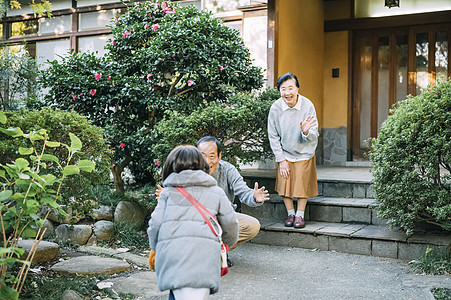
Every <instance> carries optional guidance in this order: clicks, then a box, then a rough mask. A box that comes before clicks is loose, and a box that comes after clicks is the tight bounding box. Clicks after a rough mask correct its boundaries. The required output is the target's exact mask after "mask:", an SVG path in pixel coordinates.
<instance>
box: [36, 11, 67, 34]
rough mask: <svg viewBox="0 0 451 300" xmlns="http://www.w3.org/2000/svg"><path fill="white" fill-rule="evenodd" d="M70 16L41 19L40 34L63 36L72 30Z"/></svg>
mask: <svg viewBox="0 0 451 300" xmlns="http://www.w3.org/2000/svg"><path fill="white" fill-rule="evenodd" d="M70 29H71V18H70V15H65V16H56V17H53V18H41V19H39V34H61V33H64V32H70V31H71V30H70Z"/></svg>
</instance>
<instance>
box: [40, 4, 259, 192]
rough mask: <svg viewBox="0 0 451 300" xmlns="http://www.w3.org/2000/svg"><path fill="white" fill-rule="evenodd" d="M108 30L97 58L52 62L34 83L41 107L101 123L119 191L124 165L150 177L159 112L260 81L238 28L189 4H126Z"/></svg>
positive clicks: (185, 109) (182, 109)
mask: <svg viewBox="0 0 451 300" xmlns="http://www.w3.org/2000/svg"><path fill="white" fill-rule="evenodd" d="M111 35H112V39H111V40H110V41H109V42H108V43H107V45H106V47H105V48H106V49H107V50H108V52H107V53H106V54H105V55H104V56H103V57H100V58H96V57H95V56H94V55H93V54H89V53H77V54H76V53H72V54H71V55H69V56H67V57H64V58H62V59H61V60H59V61H56V60H55V61H53V62H51V63H50V67H49V68H48V69H47V70H46V71H44V73H43V77H42V80H41V82H42V83H43V85H44V87H46V88H49V93H48V95H47V96H46V99H45V101H46V103H47V104H48V105H51V106H52V107H57V108H60V109H63V110H71V109H74V110H75V111H77V112H78V113H80V114H82V115H84V116H86V117H88V118H89V119H90V120H92V122H93V124H94V125H97V126H101V127H103V128H104V132H105V135H106V137H107V138H108V139H109V142H110V144H111V147H112V148H113V149H114V150H115V151H114V159H113V165H114V166H113V169H112V173H113V176H114V179H115V184H116V189H117V190H118V191H121V192H123V191H124V182H123V180H122V177H121V173H122V171H123V170H124V168H125V167H127V166H129V168H130V170H131V171H132V172H133V175H136V174H137V175H138V176H136V177H137V178H138V180H139V181H142V182H141V183H144V182H145V181H146V180H149V176H148V175H149V174H145V172H149V171H148V166H149V165H151V164H152V162H153V161H154V159H156V157H155V156H154V155H153V153H151V152H149V151H148V149H149V148H151V147H152V145H154V144H155V143H158V140H156V139H155V138H156V136H155V135H154V132H152V130H153V128H154V126H155V125H156V124H158V122H159V121H160V120H162V119H163V117H164V112H165V111H168V110H171V111H176V112H179V113H183V114H191V113H192V112H193V111H199V110H201V109H202V108H203V107H205V106H206V105H207V104H208V103H210V102H220V103H225V102H227V99H228V98H229V97H230V96H231V95H232V94H233V93H235V92H242V91H251V90H253V89H258V88H260V87H261V86H262V85H263V72H262V69H261V68H259V67H255V66H252V60H251V59H250V53H249V49H247V48H246V47H245V46H244V43H243V40H242V39H241V37H240V36H239V33H238V31H236V30H234V29H231V28H229V27H227V26H225V25H224V24H223V21H222V20H220V19H218V18H214V17H213V16H212V14H211V13H209V12H205V11H199V10H198V9H196V8H195V7H194V6H189V7H177V5H176V3H172V2H170V1H167V2H162V1H155V0H154V1H149V2H142V3H133V4H132V5H131V6H130V7H129V8H128V10H127V12H126V13H125V14H124V15H121V16H119V17H117V18H115V19H114V21H113V22H112V25H111ZM265 126H266V125H265Z"/></svg>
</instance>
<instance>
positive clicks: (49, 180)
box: [41, 174, 56, 186]
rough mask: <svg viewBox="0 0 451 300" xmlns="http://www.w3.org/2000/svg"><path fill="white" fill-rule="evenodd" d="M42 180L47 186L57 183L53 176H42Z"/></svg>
mask: <svg viewBox="0 0 451 300" xmlns="http://www.w3.org/2000/svg"><path fill="white" fill-rule="evenodd" d="M41 180H42V181H44V182H45V185H46V186H47V185H51V184H53V183H54V182H55V180H56V176H55V175H53V174H46V175H42V176H41Z"/></svg>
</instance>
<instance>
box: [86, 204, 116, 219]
mask: <svg viewBox="0 0 451 300" xmlns="http://www.w3.org/2000/svg"><path fill="white" fill-rule="evenodd" d="M91 215H92V217H93V218H94V220H107V221H112V220H113V210H112V209H111V207H109V206H106V205H100V207H99V208H96V209H93V210H92V214H91Z"/></svg>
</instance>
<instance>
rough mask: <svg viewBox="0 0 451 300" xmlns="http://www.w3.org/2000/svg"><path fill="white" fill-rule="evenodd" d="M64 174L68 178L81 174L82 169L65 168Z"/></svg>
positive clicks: (72, 166) (74, 167) (71, 166)
mask: <svg viewBox="0 0 451 300" xmlns="http://www.w3.org/2000/svg"><path fill="white" fill-rule="evenodd" d="M63 174H64V175H66V176H67V175H74V174H80V169H79V168H78V167H77V166H74V165H69V166H66V167H64V170H63Z"/></svg>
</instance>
